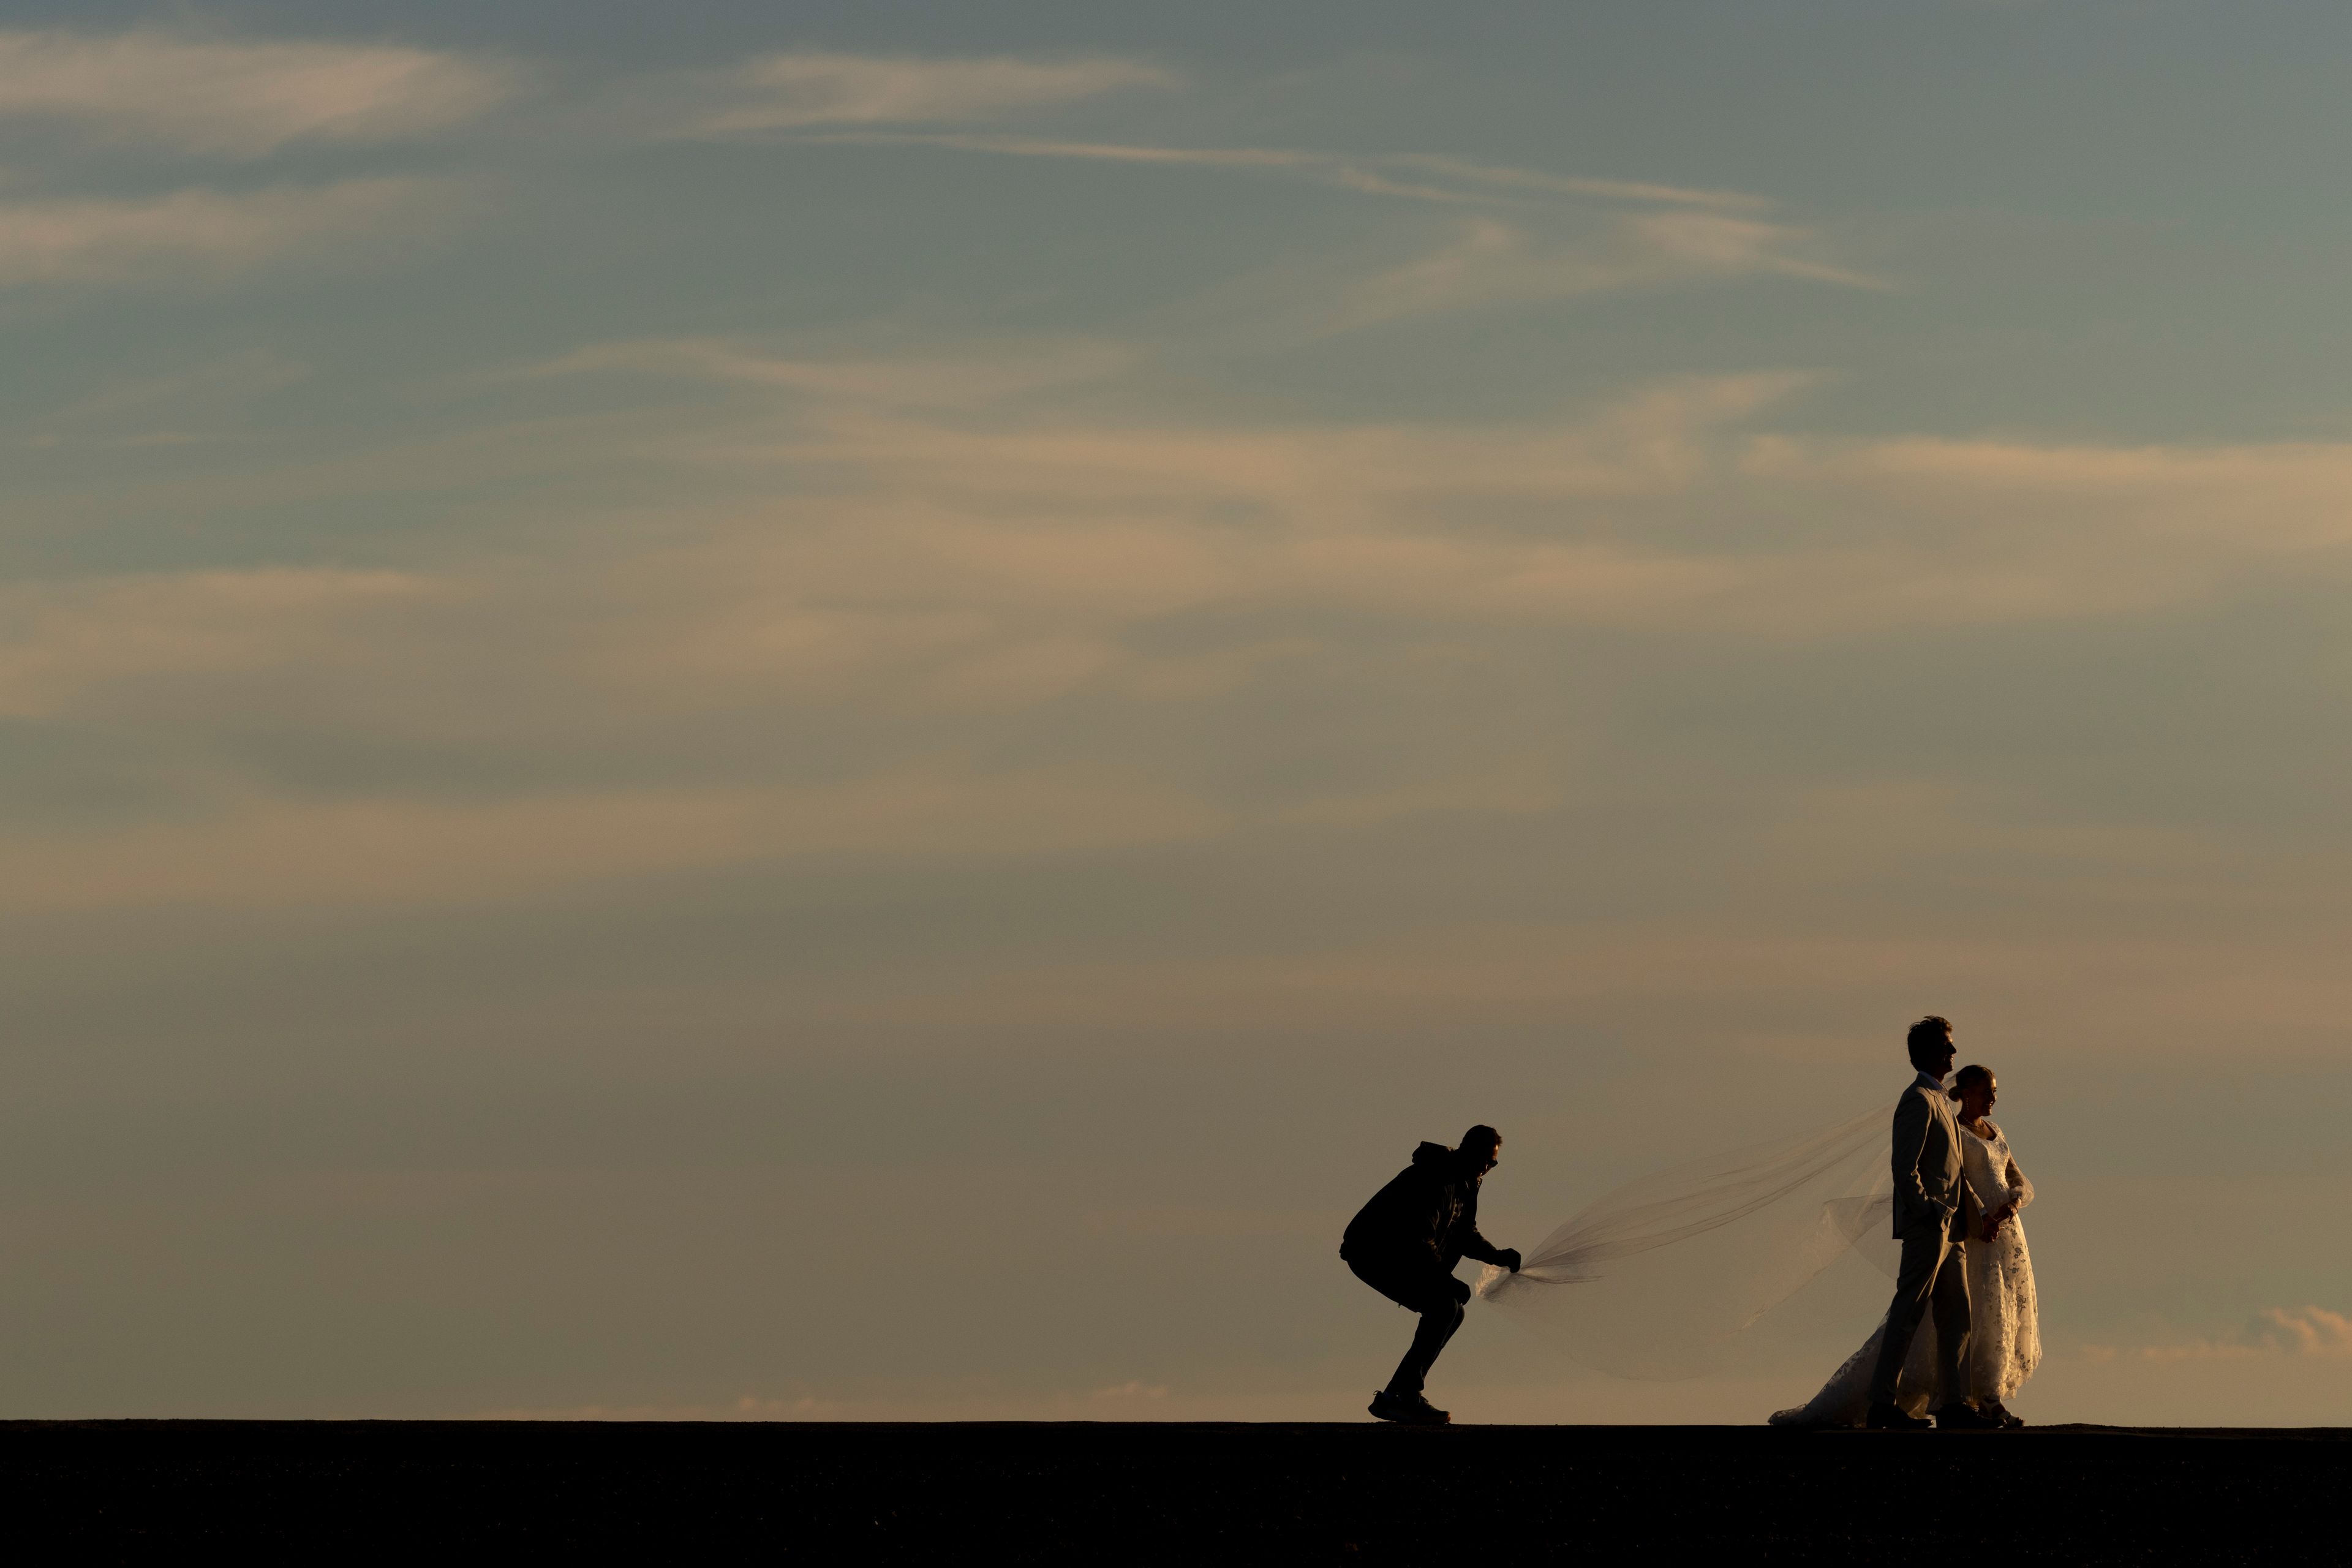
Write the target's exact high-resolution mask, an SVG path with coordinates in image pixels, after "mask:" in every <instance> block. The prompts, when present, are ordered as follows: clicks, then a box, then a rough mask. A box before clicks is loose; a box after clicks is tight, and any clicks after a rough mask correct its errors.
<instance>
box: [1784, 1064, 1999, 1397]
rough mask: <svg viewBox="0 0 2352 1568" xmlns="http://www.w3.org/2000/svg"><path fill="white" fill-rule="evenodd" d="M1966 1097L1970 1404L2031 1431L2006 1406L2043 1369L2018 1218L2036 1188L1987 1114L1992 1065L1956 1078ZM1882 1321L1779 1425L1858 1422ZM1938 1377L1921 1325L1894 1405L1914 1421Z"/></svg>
mask: <svg viewBox="0 0 2352 1568" xmlns="http://www.w3.org/2000/svg"><path fill="white" fill-rule="evenodd" d="M1952 1081H1953V1088H1952V1090H1951V1095H1952V1098H1953V1099H1954V1100H1958V1101H1959V1115H1958V1121H1959V1124H1960V1129H1961V1131H1962V1133H1963V1134H1964V1136H1963V1137H1962V1138H1961V1140H1960V1158H1961V1164H1962V1167H1963V1170H1964V1173H1965V1175H1966V1179H1967V1183H1968V1196H1969V1215H1970V1223H1969V1241H1968V1246H1967V1248H1966V1253H1967V1258H1968V1271H1969V1353H1968V1366H1969V1373H1968V1376H1969V1389H1968V1394H1967V1398H1968V1401H1969V1404H1971V1405H1975V1406H1976V1407H1977V1409H1978V1410H1979V1411H1980V1412H1982V1413H1983V1414H1985V1415H1990V1416H1993V1417H1994V1418H1995V1419H1997V1420H1999V1421H2000V1423H2001V1424H2002V1425H2003V1426H2023V1425H2024V1423H2023V1422H2022V1421H2020V1420H2019V1419H2018V1418H2017V1417H2016V1416H2014V1415H2011V1414H2010V1412H2009V1407H2008V1405H2006V1404H2005V1403H2004V1401H2006V1400H2007V1399H2008V1397H2009V1396H2010V1395H2011V1394H2014V1393H2016V1392H2017V1391H2018V1389H2019V1388H2020V1387H2021V1385H2022V1384H2024V1382H2025V1380H2026V1379H2027V1378H2029V1377H2031V1376H2032V1375H2033V1369H2034V1368H2035V1367H2036V1366H2039V1365H2040V1364H2041V1363H2042V1324H2041V1314H2040V1310H2039V1308H2038V1306H2037V1304H2036V1302H2035V1300H2034V1294H2033V1259H2032V1256H2031V1255H2030V1254H2029V1253H2028V1252H2027V1251H2026V1249H2025V1223H2024V1221H2022V1220H2021V1219H2020V1218H2019V1217H2018V1215H2019V1213H2020V1212H2021V1210H2023V1209H2024V1207H2025V1206H2026V1205H2028V1204H2030V1203H2032V1201H2033V1184H2032V1183H2031V1182H2029V1181H2027V1180H2026V1179H2025V1176H2024V1174H2023V1173H2021V1172H2020V1171H2019V1170H2018V1168H2017V1161H2016V1159H2015V1158H2014V1157H2013V1156H2012V1155H2011V1153H2010V1150H2009V1139H2008V1138H2007V1136H2005V1135H2004V1134H2003V1133H2002V1131H2001V1130H2000V1127H1999V1126H1998V1125H1997V1124H1996V1123H1995V1122H1994V1121H1992V1119H1991V1117H1990V1115H1989V1114H1988V1113H1989V1112H1990V1110H1992V1108H1993V1102H1994V1101H1995V1100H1997V1099H1998V1098H1999V1097H2000V1084H1999V1082H1998V1081H1996V1080H1995V1079H1994V1078H1993V1076H1992V1071H1991V1069H1990V1068H1982V1067H1975V1066H1970V1067H1964V1068H1961V1069H1960V1070H1959V1074H1958V1077H1956V1078H1955V1079H1953V1080H1952ZM1884 1336H1885V1325H1884V1324H1883V1323H1882V1324H1881V1325H1880V1326H1879V1328H1878V1330H1877V1331H1874V1332H1873V1333H1872V1334H1871V1336H1870V1338H1869V1339H1868V1340H1867V1341H1866V1342H1864V1344H1863V1347H1862V1348H1861V1349H1860V1350H1858V1351H1856V1352H1853V1354H1852V1355H1851V1356H1848V1357H1847V1358H1846V1359H1845V1362H1844V1363H1843V1364H1842V1365H1841V1366H1840V1367H1839V1368H1838V1369H1837V1371H1836V1373H1833V1374H1832V1376H1831V1378H1830V1380H1829V1382H1828V1383H1827V1384H1824V1385H1823V1387H1822V1391H1821V1392H1820V1393H1819V1394H1815V1395H1813V1397H1812V1398H1811V1400H1810V1401H1808V1402H1807V1403H1806V1404H1804V1405H1800V1406H1799V1407H1797V1408H1796V1409H1794V1410H1782V1411H1779V1412H1777V1413H1775V1414H1774V1415H1773V1416H1772V1425H1773V1426H1861V1425H1862V1420H1863V1415H1864V1411H1865V1409H1866V1407H1867V1406H1868V1405H1869V1399H1870V1374H1871V1369H1872V1368H1873V1367H1874V1366H1875V1365H1876V1364H1877V1363H1878V1345H1879V1341H1880V1340H1881V1339H1882V1338H1883V1337H1884ZM1935 1380H1936V1331H1935V1326H1934V1324H1933V1323H1932V1322H1923V1323H1921V1324H1920V1325H1919V1331H1918V1332H1917V1333H1916V1335H1914V1336H1913V1338H1912V1341H1911V1349H1910V1352H1909V1353H1908V1355H1907V1356H1906V1359H1905V1362H1904V1367H1903V1377H1902V1380H1901V1382H1900V1383H1898V1384H1896V1392H1895V1399H1896V1402H1897V1403H1898V1404H1899V1405H1902V1406H1903V1408H1904V1409H1905V1410H1906V1412H1908V1413H1909V1414H1912V1415H1917V1414H1918V1413H1919V1412H1920V1411H1921V1410H1924V1409H1927V1408H1928V1407H1929V1406H1930V1405H1942V1404H1944V1403H1946V1401H1945V1399H1944V1398H1943V1397H1941V1394H1942V1391H1941V1390H1939V1389H1937V1388H1936V1387H1935V1386H1934V1384H1935Z"/></svg>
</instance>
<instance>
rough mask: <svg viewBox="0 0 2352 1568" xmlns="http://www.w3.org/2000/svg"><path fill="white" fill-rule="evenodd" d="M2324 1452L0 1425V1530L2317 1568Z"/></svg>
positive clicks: (1656, 1438)
mask: <svg viewBox="0 0 2352 1568" xmlns="http://www.w3.org/2000/svg"><path fill="white" fill-rule="evenodd" d="M2347 1462H2352V1431H2347V1430H2343V1429H2336V1428H2326V1429H2318V1428H2305V1429H2289V1430H2253V1429H2185V1428H2184V1429H2146V1428H2126V1427H2111V1426H2054V1427H2040V1428H2031V1429H2028V1430H2026V1431H2023V1432H2006V1433H1878V1432H1829V1433H1801V1432H1780V1431H1774V1430H1770V1429H1768V1428H1763V1427H1732V1426H1463V1427H1455V1428H1450V1429H1444V1430H1421V1429H1405V1428H1399V1427H1386V1426H1375V1425H1373V1424H1371V1423H1370V1422H1366V1423H1361V1424H1354V1425H1344V1426H1340V1425H1334V1426H1307V1425H1297V1426H1281V1425H1246V1424H1240V1423H1233V1424H1224V1423H1200V1424H1175V1423H1170V1424H1164V1425H1163V1424H1130V1425H1112V1424H1108V1423H1105V1424H1096V1423H1085V1422H1070V1423H1042V1422H1041V1423H1014V1422H1007V1423H943V1424H938V1425H911V1424H909V1425H899V1424H886V1423H870V1424H868V1423H840V1424H834V1423H823V1424H820V1423H797V1422H795V1423H777V1424H750V1423H745V1424H737V1423H707V1424H705V1423H629V1422H609V1423H608V1422H523V1421H518V1422H487V1421H483V1422H431V1421H319V1422H299V1421H64V1422H42V1421H25V1422H11V1423H6V1424H0V1475H5V1477H6V1479H7V1482H8V1486H9V1490H10V1492H11V1494H12V1495H13V1497H14V1499H15V1500H16V1507H15V1508H14V1509H13V1510H11V1511H12V1515H13V1521H12V1528H11V1530H10V1531H9V1534H10V1536H11V1538H12V1539H13V1540H14V1541H15V1542H17V1543H18V1544H19V1545H20V1546H21V1545H33V1544H38V1545H42V1546H45V1547H47V1548H48V1549H50V1550H52V1551H57V1550H60V1549H66V1550H73V1551H76V1552H80V1553H82V1554H84V1555H85V1556H87V1555H90V1554H96V1555H97V1556H99V1557H100V1558H101V1559H104V1558H107V1557H109V1556H114V1557H121V1558H128V1557H131V1556H134V1555H136V1556H141V1557H144V1556H146V1555H147V1554H149V1553H150V1552H152V1551H154V1550H155V1549H157V1548H163V1547H182V1546H201V1545H212V1546H226V1547H239V1548H257V1549H266V1550H268V1551H270V1552H273V1553H284V1554H291V1553H293V1552H301V1553H303V1554H304V1555H306V1556H310V1557H314V1558H315V1557H318V1556H320V1555H324V1554H328V1553H332V1554H335V1555H337V1556H345V1557H348V1556H352V1555H360V1556H375V1555H384V1554H391V1553H395V1552H396V1553H404V1554H405V1553H411V1552H426V1551H433V1550H436V1549H440V1550H450V1549H457V1550H462V1551H464V1552H467V1555H469V1556H478V1555H485V1554H489V1553H495V1552H507V1551H515V1550H520V1549H531V1550H545V1549H549V1548H555V1549H561V1550H565V1551H570V1552H593V1553H596V1554H599V1555H602V1554H604V1553H610V1552H630V1553H633V1554H646V1555H649V1554H655V1553H660V1554H663V1555H671V1554H676V1553H680V1552H694V1553H698V1554H700V1553H708V1552H718V1551H727V1552H744V1553H756V1554H758V1556H759V1557H760V1558H761V1559H763V1560H774V1559H777V1558H782V1559H784V1560H786V1561H801V1562H810V1563H835V1562H841V1563H849V1562H856V1563H896V1562H918V1561H919V1562H962V1561H966V1560H970V1559H973V1558H978V1557H987V1558H990V1559H1008V1560H1011V1561H1015V1562H1033V1563H1045V1562H1070V1561H1079V1560H1084V1561H1087V1562H1092V1563H1138V1562H1144V1563H1202V1562H1218V1561H1230V1560H1235V1559H1240V1560H1257V1559H1263V1558H1277V1557H1278V1558H1283V1559H1287V1560H1294V1561H1298V1562H1310V1563H1328V1562H1349V1563H1354V1562H1402V1561H1406V1560H1409V1559H1421V1560H1427V1559H1428V1558H1429V1556H1430V1554H1431V1553H1433V1552H1468V1553H1472V1554H1474V1555H1487V1554H1492V1555H1497V1556H1502V1557H1506V1558H1516V1559H1519V1560H1530V1561H1538V1562H1552V1561H1559V1562H1567V1561H1578V1562H1583V1561H1587V1560H1591V1559H1592V1558H1594V1557H1595V1556H1596V1555H1598V1556H1602V1557H1605V1558H1607V1559H1610V1560H1614V1561H1621V1562H1650V1561H1656V1560H1657V1559H1656V1557H1655V1555H1654V1554H1656V1553H1659V1552H1667V1553H1671V1554H1674V1556H1679V1555H1681V1554H1683V1553H1686V1552H1697V1551H1705V1552H1722V1553H1726V1554H1727V1556H1726V1557H1725V1558H1724V1559H1723V1560H1724V1561H1727V1562H1729V1561H1739V1562H1796V1561H1803V1562H1809V1563H1863V1562H1868V1563H1891V1564H1901V1563H1912V1562H1916V1563H1947V1562H1958V1561H1963V1560H1965V1561H1967V1562H1969V1563H1976V1564H1984V1563H2009V1562H2015V1561H2025V1562H2066V1563H2158V1562H2179V1561H2184V1560H2190V1561H2196V1562H2200V1563H2251V1562H2256V1561H2272V1562H2275V1561H2280V1560H2282V1559H2283V1558H2296V1557H2301V1558H2305V1559H2307V1560H2313V1561H2317V1560H2337V1561H2340V1560H2342V1556H2343V1551H2344V1549H2343V1548H2342V1546H2341V1543H2340V1540H2339V1539H2338V1537H2337V1535H2336V1532H2335V1531H2334V1530H2333V1529H2332V1526H2331V1523H2330V1520H2329V1518H2328V1517H2327V1516H2326V1514H2325V1512H2324V1510H2326V1509H2327V1508H2328V1505H2329V1504H2330V1503H2331V1502H2332V1501H2333V1500H2334V1499H2335V1498H2336V1495H2337V1491H2336V1489H2337V1487H2338V1485H2339V1484H2340V1482H2341V1479H2342V1478H2343V1477H2344V1475H2345V1473H2346V1470H2347ZM2306 1542H2319V1544H2318V1545H2315V1546H2306V1545H2305V1543H2306ZM1668 1560H1672V1559H1671V1558H1669V1559H1668Z"/></svg>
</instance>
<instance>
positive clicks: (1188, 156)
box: [795, 131, 1771, 212]
mask: <svg viewBox="0 0 2352 1568" xmlns="http://www.w3.org/2000/svg"><path fill="white" fill-rule="evenodd" d="M795 140H796V141H799V142H814V143H819V144H823V143H828V142H830V143H835V144H839V145H845V146H868V147H933V148H940V149H942V150H945V151H949V152H959V153H993V154H997V155H1000V156H1003V157H1013V158H1048V159H1061V160H1067V161H1076V162H1085V163H1129V164H1139V165H1147V166H1153V167H1160V168H1171V169H1223V170H1234V171H1242V172H1249V173H1258V174H1290V175H1295V176H1300V177H1304V178H1307V179H1311V180H1314V181H1317V182H1318V183H1320V184H1328V185H1332V186H1336V187H1338V188H1339V189H1342V190H1351V191H1361V192H1365V193H1368V194H1370V195H1393V196H1404V197H1409V198H1412V199H1415V200H1420V201H1430V202H1439V203H1445V204H1451V205H1458V204H1463V203H1468V202H1477V201H1488V202H1491V201H1495V200H1497V199H1510V198H1515V197H1516V198H1521V199H1527V198H1536V197H1550V198H1559V197H1569V198H1574V199H1577V200H1580V201H1587V202H1609V203H1623V204H1630V205H1654V206H1666V207H1695V208H1700V209H1706V210H1714V211H1724V212H1759V211H1762V210H1764V209H1766V208H1768V207H1769V206H1770V205H1771V203H1770V202H1769V200H1767V199H1766V198H1764V197H1761V196H1756V195H1748V194H1747V193H1745V192H1740V191H1716V190H1705V189H1699V188H1696V187H1692V186H1685V185H1669V184H1653V183H1647V182H1643V181H1638V180H1608V179H1595V178H1591V177H1587V176H1582V175H1575V174H1549V173H1547V172H1545V171H1542V170H1538V169H1518V168H1510V167H1507V166H1497V165H1493V164H1486V163H1473V162H1470V161H1469V160H1467V159H1462V158H1451V157H1445V156H1442V155H1439V154H1435V153H1388V154H1380V153H1373V154H1350V153H1321V152H1314V151H1310V150H1308V149H1305V148H1297V147H1169V146H1154V145H1150V144H1148V143H1136V142H1087V141H1072V140H1066V139H1057V138H1054V137H1045V136H1023V135H1010V134H992V133H983V132H894V131H836V132H824V133H819V134H813V135H807V136H803V137H799V138H796V139H795ZM1407 176H1410V177H1407Z"/></svg>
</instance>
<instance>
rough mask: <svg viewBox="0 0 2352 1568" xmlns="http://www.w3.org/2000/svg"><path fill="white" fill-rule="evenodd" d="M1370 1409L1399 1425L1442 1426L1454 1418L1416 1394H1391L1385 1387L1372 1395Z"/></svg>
mask: <svg viewBox="0 0 2352 1568" xmlns="http://www.w3.org/2000/svg"><path fill="white" fill-rule="evenodd" d="M1370 1410H1371V1413H1372V1414H1373V1415H1377V1416H1379V1417H1380V1418H1381V1420H1383V1421H1393V1422H1395V1423H1396V1424H1397V1425H1398V1426H1445V1425H1447V1424H1448V1423H1450V1422H1451V1421H1452V1420H1453V1419H1454V1417H1453V1416H1451V1415H1447V1414H1446V1413H1445V1412H1444V1411H1443V1410H1440V1409H1439V1408H1438V1407H1437V1406H1436V1405H1432V1404H1431V1403H1430V1402H1429V1401H1428V1400H1426V1399H1424V1398H1423V1397H1422V1396H1421V1395H1420V1394H1391V1393H1390V1392H1389V1391H1388V1390H1387V1389H1385V1388H1384V1389H1382V1390H1381V1392H1380V1393H1378V1394H1373V1395H1372V1403H1371V1405H1370Z"/></svg>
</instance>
